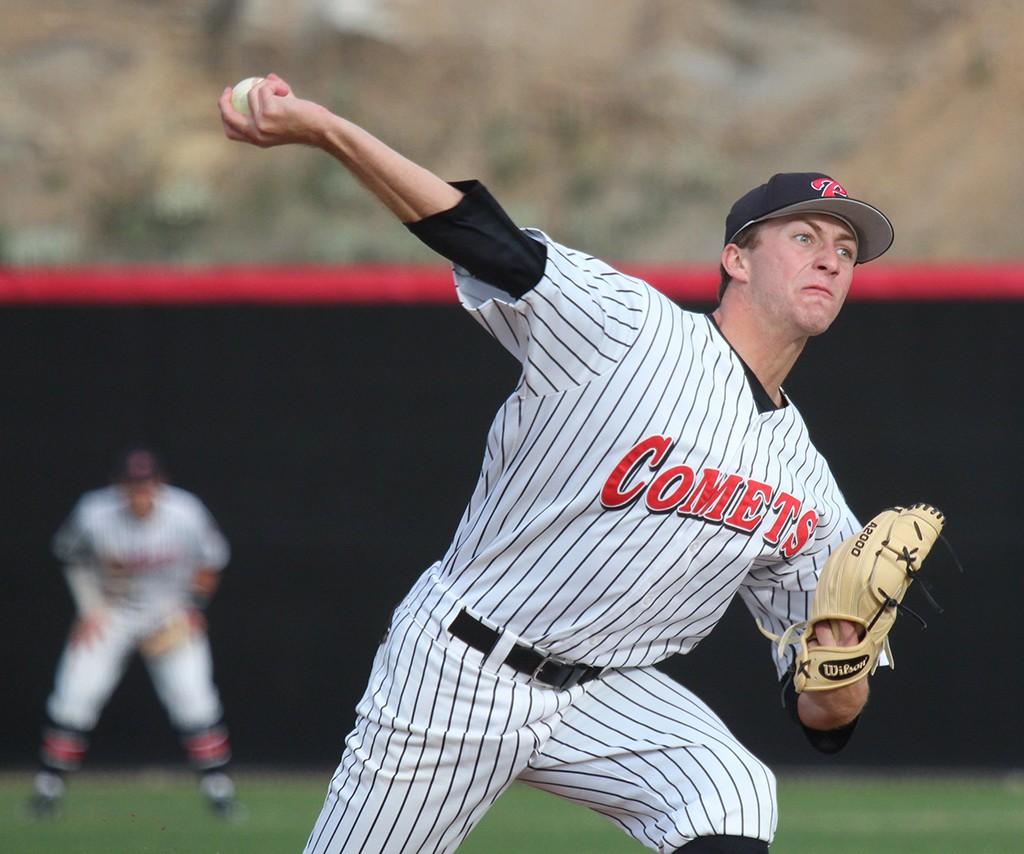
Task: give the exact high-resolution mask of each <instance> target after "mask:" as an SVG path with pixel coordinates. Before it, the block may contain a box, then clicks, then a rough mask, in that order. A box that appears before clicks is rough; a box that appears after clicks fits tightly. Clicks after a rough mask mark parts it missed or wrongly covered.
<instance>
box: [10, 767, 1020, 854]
mask: <svg viewBox="0 0 1024 854" xmlns="http://www.w3.org/2000/svg"><path fill="white" fill-rule="evenodd" d="M326 781H327V774H326V773H325V774H317V775H290V776H289V775H270V774H265V775H257V774H248V775H245V774H240V775H239V778H238V789H239V795H240V798H241V799H242V800H244V801H245V803H246V805H247V806H248V808H249V817H248V819H247V820H246V821H245V822H243V823H239V824H225V823H223V822H221V821H219V820H218V819H216V818H214V817H213V816H212V815H209V814H208V813H207V811H206V809H205V808H204V806H203V804H202V803H201V801H200V799H199V796H198V794H197V793H196V791H195V788H194V784H193V782H192V780H191V778H189V777H187V776H184V775H179V774H163V773H154V772H148V773H139V774H125V775H110V774H90V773H83V774H82V775H80V777H78V778H76V779H75V780H74V781H73V783H72V788H71V790H70V793H69V797H68V800H67V804H66V807H65V810H64V813H63V815H62V816H61V817H60V818H59V819H55V820H49V821H45V822H40V821H37V820H34V819H31V818H29V817H28V816H27V815H26V813H25V810H24V804H25V798H26V795H27V793H28V789H29V775H27V774H6V775H3V776H0V852H3V854H55V852H60V854H280V853H281V852H296V854H297V852H300V851H301V850H302V846H303V844H304V842H305V839H306V835H307V834H308V832H309V829H310V827H311V826H312V823H313V820H314V818H315V816H316V814H317V812H318V811H319V808H320V803H321V801H322V799H323V792H324V787H325V785H326ZM779 800H780V808H781V814H782V819H781V821H780V825H779V832H778V836H777V837H776V840H775V844H774V845H773V846H772V850H773V852H776V851H777V852H780V854H805V852H807V853H808V854H809V852H828V854H890V852H892V854H897V852H898V854H926V852H927V854H947V853H948V854H968V852H969V854H1011V852H1012V854H1021V852H1024V781H1022V780H1020V779H1019V778H1017V779H1016V780H1015V779H1012V778H1005V779H997V778H987V779H981V778H973V779H965V778H957V777H894V778H888V779H885V778H880V777H845V778H844V777H814V778H808V777H800V776H796V775H780V785H779ZM644 850H646V849H644V848H642V847H641V846H640V845H638V844H636V843H634V842H632V841H630V840H629V839H627V838H626V837H624V836H623V835H622V834H621V833H620V832H619V831H618V830H617V829H616V828H615V827H614V826H612V825H611V824H610V823H609V822H607V821H606V820H604V819H602V818H601V817H599V816H596V815H593V814H591V813H589V812H587V811H586V810H584V809H581V808H579V807H575V806H571V805H568V804H564V803H562V802H561V801H559V800H558V799H557V798H555V797H552V796H550V795H546V794H543V793H540V792H536V791H534V790H531V789H528V788H526V787H523V786H516V787H513V788H512V789H511V790H510V791H509V792H508V793H506V794H505V795H504V796H502V798H501V799H500V800H499V801H498V803H497V804H496V805H495V806H494V808H493V809H492V810H491V811H490V812H489V813H488V814H487V817H486V818H485V819H484V821H483V822H482V823H481V824H480V826H479V827H478V828H477V829H476V830H475V831H474V832H473V833H472V835H471V836H470V837H469V839H468V840H467V841H466V843H465V844H464V845H463V846H462V848H461V849H460V852H464V854H506V852H552V854H599V852H640V851H644Z"/></svg>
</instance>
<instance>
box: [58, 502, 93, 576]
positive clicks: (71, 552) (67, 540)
mask: <svg viewBox="0 0 1024 854" xmlns="http://www.w3.org/2000/svg"><path fill="white" fill-rule="evenodd" d="M85 514H86V507H85V502H84V500H83V499H79V501H78V503H77V504H76V505H75V506H74V508H73V509H72V510H71V513H70V515H69V516H68V517H67V519H65V520H64V522H63V523H62V524H61V526H60V527H59V528H58V529H57V532H56V533H55V534H54V535H53V543H52V549H53V554H54V556H55V557H56V558H57V559H58V560H59V561H61V562H62V563H64V564H65V565H69V566H89V567H95V565H96V553H95V550H94V548H93V543H92V538H91V537H90V536H89V533H88V530H87V526H86V525H85Z"/></svg>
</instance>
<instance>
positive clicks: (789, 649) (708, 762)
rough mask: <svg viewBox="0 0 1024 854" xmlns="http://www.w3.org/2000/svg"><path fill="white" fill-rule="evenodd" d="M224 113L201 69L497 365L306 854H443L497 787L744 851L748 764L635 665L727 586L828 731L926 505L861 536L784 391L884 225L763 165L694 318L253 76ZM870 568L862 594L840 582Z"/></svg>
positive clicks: (659, 835) (829, 189) (835, 736)
mask: <svg viewBox="0 0 1024 854" xmlns="http://www.w3.org/2000/svg"><path fill="white" fill-rule="evenodd" d="M247 105H248V107H249V111H248V112H249V115H243V114H241V113H239V112H238V111H237V110H236V109H235V108H234V107H233V106H232V104H231V90H230V89H225V90H224V92H223V94H222V97H221V99H220V109H221V116H222V119H223V123H224V128H225V133H226V135H227V136H228V138H230V139H233V140H237V141H241V142H247V143H250V144H253V145H256V146H260V147H270V146H275V145H281V144H292V143H301V144H307V145H311V146H315V147H318V148H320V149H322V150H323V151H325V152H327V153H328V154H330V155H331V156H333V157H334V158H336V159H337V160H338V161H339V162H340V163H341V164H342V165H343V166H344V167H345V168H347V169H348V170H349V171H350V172H351V173H352V174H353V175H354V176H355V177H356V178H357V179H358V180H359V181H360V182H361V183H362V184H363V185H364V186H365V187H366V188H367V189H368V190H369V191H370V192H371V193H373V194H374V195H376V196H377V197H378V198H379V199H380V200H381V201H382V202H383V203H384V204H385V205H386V206H387V207H388V208H389V209H390V210H391V211H392V212H394V214H395V215H396V216H397V217H398V218H399V219H400V220H401V221H402V222H403V223H405V224H406V226H407V227H408V229H409V230H410V231H411V232H412V233H413V234H414V235H415V236H416V237H418V238H419V239H420V240H422V241H424V242H425V243H426V244H427V245H428V246H430V247H432V248H433V249H435V250H436V251H437V252H439V253H440V254H441V255H443V256H444V257H446V258H448V259H450V260H451V261H452V262H453V264H454V268H455V286H456V289H457V292H458V297H459V300H460V301H461V303H462V305H463V307H464V308H465V309H466V310H467V311H468V312H469V314H470V315H471V316H472V317H473V318H474V319H475V320H476V321H477V322H478V323H480V324H481V325H482V326H483V328H484V329H485V330H486V331H487V332H488V333H489V334H490V335H491V336H493V338H494V339H495V340H496V341H497V342H498V343H499V344H500V345H501V346H502V347H504V348H505V349H506V350H508V351H509V353H511V354H512V356H513V357H514V358H516V359H517V360H518V361H519V362H520V364H521V365H522V373H521V374H520V378H519V382H518V384H517V385H516V387H515V388H514V389H512V390H511V393H510V394H509V396H508V398H507V400H506V401H505V402H504V404H503V405H502V406H501V408H500V409H499V411H498V412H497V414H496V416H495V418H494V421H493V423H492V425H491V429H490V432H489V433H488V436H487V441H486V446H485V451H484V459H483V465H482V468H481V471H480V476H479V479H478V481H477V484H476V488H475V490H474V491H473V494H472V497H471V498H470V501H469V504H468V506H467V507H466V510H465V513H464V514H463V516H462V519H461V521H460V523H459V525H458V528H457V530H456V531H455V534H454V537H453V539H452V542H451V546H450V547H449V549H448V551H447V553H446V554H445V555H444V556H443V557H442V558H441V559H440V560H438V561H436V562H435V563H434V564H432V565H431V566H429V567H428V568H427V569H426V571H425V572H424V573H423V575H422V576H421V577H420V578H419V580H418V581H417V582H416V584H415V585H414V586H413V589H412V590H411V591H410V592H409V594H408V595H407V596H406V598H405V599H404V600H403V601H402V602H401V603H400V604H399V605H398V607H397V609H396V610H395V612H394V614H393V615H392V618H391V623H390V628H389V631H388V634H387V636H386V638H385V639H384V641H383V643H382V644H381V646H380V648H379V650H378V652H377V656H376V659H375V660H374V663H373V667H372V671H371V673H370V680H369V685H368V686H367V689H366V692H365V694H364V695H363V698H362V700H361V701H360V702H359V704H358V706H357V718H356V723H355V727H354V728H353V729H352V731H351V732H350V733H349V735H348V737H347V739H346V743H345V750H344V754H343V755H342V757H341V762H340V764H339V765H338V768H337V770H336V772H335V774H334V776H333V778H332V779H331V782H330V786H329V790H328V793H327V797H326V800H325V803H324V805H323V809H322V811H321V813H320V816H319V818H318V820H317V822H316V824H315V826H314V828H313V831H312V833H311V835H310V837H309V840H308V843H307V847H306V852H307V854H337V853H338V852H343V851H344V852H349V851H351V852H356V851H373V852H434V851H453V850H455V848H456V847H457V846H458V845H459V843H460V842H461V840H462V839H463V838H464V837H465V836H466V834H467V833H469V831H470V830H471V829H472V828H473V826H474V824H475V823H476V822H477V821H478V820H479V819H480V817H481V816H482V815H483V814H484V812H485V811H486V810H487V808H488V807H489V806H490V804H491V803H493V802H494V800H495V798H497V797H498V796H499V795H500V794H501V793H502V791H504V790H505V789H506V788H507V787H508V786H509V785H510V784H511V783H512V782H513V781H514V780H519V781H520V782H523V783H526V784H528V785H531V786H536V787H537V788H540V789H544V790H546V791H549V792H552V793H554V794H556V795H558V796H560V797H563V798H565V799H567V800H570V801H574V802H576V803H579V804H582V805H584V806H586V807H588V808H590V809H592V810H595V811H597V812H599V813H601V814H602V815H604V816H606V817H607V818H608V819H609V820H611V821H612V822H614V823H615V824H616V825H617V826H618V827H620V828H621V829H622V830H623V832H625V833H627V834H628V835H630V836H631V837H633V838H634V839H636V840H637V841H639V842H641V843H642V844H644V845H646V846H647V847H649V848H651V849H653V850H655V851H660V852H672V851H685V852H686V854H702V853H703V852H731V853H732V854H735V852H746V853H747V854H750V852H764V851H767V850H768V845H769V843H770V842H771V840H772V837H773V834H774V832H775V827H776V817H777V815H776V798H775V780H774V777H773V776H772V773H771V771H770V770H769V769H768V768H767V767H766V766H765V765H764V764H763V763H762V762H761V761H760V760H758V759H757V757H755V756H753V755H752V754H751V753H750V751H749V750H747V749H746V748H745V747H744V746H743V745H742V744H741V743H740V742H739V741H738V740H737V739H736V738H735V737H734V736H733V735H732V733H731V732H730V731H729V729H728V728H727V727H726V725H725V724H724V723H723V722H722V720H721V719H720V718H719V717H718V716H717V715H716V714H715V713H714V712H713V711H712V710H711V709H710V708H709V707H708V706H707V705H706V704H705V703H703V702H702V701H701V700H700V699H699V698H698V697H696V696H695V695H694V694H693V692H692V691H690V690H688V689H687V688H686V687H685V686H683V685H680V684H678V683H676V682H675V681H673V680H672V679H670V678H669V677H667V676H665V675H664V674H662V673H660V672H659V671H658V670H656V669H655V668H654V667H653V665H654V664H655V663H656V662H659V661H661V660H663V659H665V658H667V657H668V656H670V655H672V654H674V653H684V654H685V653H687V652H689V651H690V650H692V649H693V648H694V647H695V646H696V645H697V644H698V643H699V642H700V641H701V640H702V639H703V638H705V637H706V636H707V635H708V634H709V633H710V632H711V630H712V629H713V628H714V626H715V624H716V623H717V622H718V621H719V619H720V618H721V616H722V614H723V613H724V612H725V610H726V607H727V606H728V605H729V603H730V602H731V601H732V600H733V598H734V597H736V596H739V597H740V598H741V599H742V600H743V601H744V603H745V604H746V605H747V607H748V608H749V609H750V611H751V613H752V615H753V616H754V617H755V619H756V620H757V622H758V624H759V625H760V626H761V627H762V629H763V630H764V631H765V632H767V633H768V634H769V635H771V637H772V644H771V647H770V654H771V658H772V661H773V662H774V664H775V665H776V666H777V667H778V672H779V675H780V677H781V678H788V675H789V674H790V672H791V671H794V672H795V675H796V676H798V678H797V679H792V680H791V683H792V685H791V688H790V690H789V696H790V704H791V707H792V713H793V716H794V717H795V719H796V720H797V721H798V722H799V724H800V725H801V726H802V727H803V728H804V729H805V731H806V732H807V733H808V736H809V738H810V739H811V741H812V743H813V744H815V745H816V746H818V747H819V748H821V749H822V750H826V751H834V750H836V749H838V748H840V747H841V746H842V745H843V744H844V743H845V742H846V740H847V739H848V738H849V737H850V733H851V732H852V730H853V728H854V726H855V724H856V721H857V719H858V716H859V715H860V713H861V710H862V708H863V707H864V704H865V702H866V700H867V696H868V679H867V677H868V675H869V673H870V671H871V670H873V669H874V666H875V665H876V664H877V663H878V661H879V660H880V656H879V653H878V650H876V648H875V647H876V645H877V644H878V643H880V642H881V641H880V640H879V638H882V639H883V640H884V637H883V635H884V632H885V631H887V630H888V626H889V625H890V624H891V619H890V618H891V616H892V615H893V614H894V613H895V610H894V609H896V608H897V607H898V602H899V599H900V598H901V597H902V594H903V591H904V590H905V588H906V585H907V584H909V581H910V580H911V579H912V578H913V575H914V574H915V573H916V572H917V570H918V569H919V567H920V562H921V560H923V558H924V555H925V554H926V553H927V550H928V548H929V547H930V546H931V543H932V542H933V541H934V538H935V536H936V535H937V533H938V529H939V527H941V515H940V514H938V512H937V511H934V510H933V509H932V508H928V507H924V506H921V507H915V508H908V509H906V510H903V509H899V510H893V511H890V516H886V517H885V518H884V519H881V520H879V521H875V522H872V524H873V525H875V528H872V529H871V530H872V531H875V530H876V529H877V532H878V534H877V535H872V536H871V537H870V538H869V539H870V540H871V542H870V544H869V545H868V546H867V547H866V548H865V546H864V543H865V542H867V541H864V540H862V539H859V538H860V537H862V535H863V532H864V529H862V526H861V525H860V524H859V523H858V521H857V520H856V519H855V517H854V515H853V513H852V512H851V511H850V509H849V507H848V506H847V504H846V501H845V500H844V498H843V495H842V493H841V491H840V489H839V487H838V486H837V484H836V482H835V480H834V479H833V477H832V474H831V472H830V471H829V467H828V464H827V463H826V462H825V460H824V459H823V458H822V456H821V455H820V454H819V453H818V452H817V450H816V449H815V447H814V445H813V444H812V443H811V440H810V438H809V437H808V434H807V428H806V426H805V425H804V422H803V419H802V418H801V416H800V413H799V411H798V410H797V408H796V406H795V405H794V404H793V402H792V401H791V400H790V399H789V397H788V396H787V394H786V393H785V391H784V390H783V388H782V383H783V381H784V379H785V377H786V375H787V374H788V373H789V371H790V369H791V368H792V366H793V364H794V363H795V361H796V359H797V357H798V356H799V354H800V352H801V350H802V349H803V346H804V344H805V342H806V341H807V339H808V338H809V337H811V336H813V335H818V334H820V333H822V332H824V331H825V330H826V329H827V328H828V326H829V324H830V323H831V322H832V321H833V319H834V318H835V317H836V315H837V314H838V312H839V309H840V307H841V306H842V304H843V301H844V299H845V297H846V295H847V292H848V291H849V288H850V285H851V283H852V281H853V274H854V270H855V268H856V265H857V264H860V263H864V262H867V261H870V260H872V259H874V258H877V257H878V256H879V255H881V254H882V253H883V252H885V251H886V250H887V249H888V248H889V246H890V244H891V243H892V239H893V232H892V227H891V225H890V223H889V220H888V219H887V218H886V217H885V216H884V215H883V214H882V213H881V212H880V211H878V210H877V209H876V208H874V207H872V206H871V205H869V204H867V203H865V202H861V201H856V200H855V199H853V198H851V197H850V196H849V195H848V194H847V192H846V190H845V189H844V188H843V187H842V186H841V185H840V184H839V183H837V182H836V181H835V180H833V179H832V178H831V177H829V176H827V175H824V174H821V173H816V172H815V173H789V174H781V175H776V176H774V177H773V178H772V179H771V180H769V181H768V182H767V183H765V184H763V185H761V186H759V187H757V188H755V189H754V190H752V191H750V192H749V193H747V194H746V195H744V196H743V197H742V198H740V199H739V200H738V201H737V202H736V204H735V205H734V206H733V207H732V210H731V211H730V212H729V215H728V217H727V219H726V227H725V239H724V248H723V250H722V253H721V266H722V294H721V300H720V304H719V306H718V308H717V309H716V310H715V311H714V312H713V313H711V314H709V315H705V314H695V313H692V312H688V311H684V310H682V309H680V308H679V307H678V306H677V305H675V304H674V303H672V302H671V301H670V300H668V299H667V298H665V297H664V296H663V295H662V294H660V293H659V292H657V291H656V290H654V289H653V288H652V287H651V286H650V285H648V284H647V283H646V282H643V281H640V280H638V279H636V278H632V277H630V276H627V275H624V274H623V273H621V272H619V271H618V270H616V269H614V268H613V267H611V266H609V265H608V264H606V263H604V262H602V261H600V260H598V259H596V258H594V257H592V256H590V255H588V254H586V253H585V252H580V251H577V250H575V249H571V248H569V247H566V246H563V245H561V244H559V243H558V242H557V241H556V240H554V239H552V238H551V237H549V236H548V235H546V234H545V233H543V232H541V231H537V230H532V229H530V230H521V229H519V228H517V227H516V226H515V224H514V223H513V222H512V221H511V220H510V219H509V217H508V216H507V215H506V214H505V212H504V211H503V210H502V209H501V207H500V206H499V205H498V203H497V202H496V201H495V199H494V198H493V197H492V196H491V195H490V194H489V193H488V192H487V190H486V189H485V188H484V187H483V186H482V185H481V184H479V183H477V182H474V181H468V182H461V183H456V184H448V183H446V182H445V181H443V180H441V179H439V178H438V177H436V176H434V175H433V174H431V173H430V172H428V171H427V170H425V169H423V168H422V167H420V166H417V165H416V164H414V163H412V162H410V161H409V160H407V159H406V158H404V157H402V156H401V155H399V154H398V153H397V152H395V151H394V150H392V149H390V148H389V147H387V146H386V145H385V144H383V143H382V142H380V141H379V140H377V139H376V138H374V137H373V136H371V135H370V134H369V133H367V132H366V131H365V130H363V129H361V128H359V127H357V126H355V125H354V124H352V123H351V122H349V121H347V120H345V119H344V118H341V117H339V116H336V115H334V114H332V113H330V112H329V111H328V110H326V109H325V108H323V107H322V106H319V105H318V104H315V103H312V102H310V101H305V100H301V99H299V98H297V97H296V96H295V95H294V94H293V93H292V91H291V88H290V87H289V85H288V84H287V83H286V82H285V81H283V80H281V79H280V78H279V77H276V76H273V75H270V76H268V77H267V78H266V79H264V80H262V81H260V82H259V83H257V84H256V85H255V86H253V88H252V89H251V90H250V91H249V93H248V96H247ZM858 542H860V543H861V545H860V546H857V543H858ZM853 548H857V549H858V555H852V553H851V554H848V552H850V550H852V549H853ZM833 555H835V556H837V557H838V556H842V560H841V561H837V560H833V558H832V557H831V556H833ZM861 556H862V557H861ZM837 563H839V564H840V567H839V568H840V572H839V573H838V577H839V580H838V581H837V582H836V583H835V584H834V585H833V584H832V583H831V582H829V585H830V589H831V587H833V586H834V587H835V588H836V590H837V591H838V592H837V593H836V594H835V595H832V594H830V595H829V597H828V598H827V600H826V602H825V604H824V605H822V606H821V607H819V608H817V609H815V607H814V605H815V599H816V594H815V589H816V587H818V585H819V578H821V579H822V581H825V578H826V576H827V573H828V572H829V570H828V567H829V566H830V564H831V566H832V567H833V568H834V567H836V565H837ZM883 565H884V566H883ZM879 567H881V569H880V568H879ZM854 570H856V571H854ZM890 570H891V571H890ZM858 573H859V574H858ZM833 574H835V573H833ZM873 579H877V580H878V587H879V588H881V587H882V586H885V587H887V588H889V589H887V590H886V591H885V593H884V595H881V594H877V595H876V594H875V593H874V592H873V593H872V595H871V596H868V597H863V598H862V599H858V598H856V597H854V596H853V595H852V593H846V594H844V591H853V593H859V592H860V591H861V590H862V589H864V588H865V587H867V588H871V590H872V591H873V589H874V586H875V585H874V581H873ZM890 582H892V583H890ZM896 582H898V583H896ZM876 611H877V613H875V612H876ZM869 623H870V624H871V627H870V629H869V628H868V624H869Z"/></svg>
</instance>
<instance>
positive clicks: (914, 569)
mask: <svg viewBox="0 0 1024 854" xmlns="http://www.w3.org/2000/svg"><path fill="white" fill-rule="evenodd" d="M943 522H944V520H943V517H942V513H941V512H940V511H939V510H937V509H936V508H934V507H932V506H930V505H928V504H914V505H913V506H912V507H907V508H903V507H893V508H891V509H889V510H883V511H882V512H881V513H879V514H878V515H877V516H875V518H874V519H872V520H871V521H870V522H868V523H867V525H865V526H864V529H863V530H862V531H861V532H860V533H859V534H854V535H853V536H852V537H849V538H847V539H846V540H844V541H843V543H842V545H841V546H840V547H839V548H838V549H836V550H835V551H834V552H833V553H832V554H831V555H830V556H829V558H828V560H827V561H825V566H824V567H822V570H821V575H820V577H819V579H818V587H817V589H816V590H815V593H814V601H813V602H812V604H811V613H810V616H809V617H808V619H807V620H806V621H804V622H800V623H796V624H794V625H792V626H790V627H789V628H788V629H786V631H784V632H783V633H782V634H781V635H776V634H772V633H771V632H769V631H767V630H766V629H765V628H764V627H763V626H761V625H760V624H758V628H759V629H760V630H761V633H762V634H763V635H765V637H768V638H770V639H771V640H773V641H776V642H777V643H778V655H779V658H780V659H782V660H785V657H786V648H787V647H788V646H790V645H793V646H795V647H796V648H797V658H796V667H795V672H794V674H793V687H794V688H795V689H796V691H797V692H798V693H799V692H802V691H828V690H831V689H833V688H841V687H843V686H846V685H852V684H853V683H854V682H857V681H858V680H860V679H863V678H864V677H866V676H867V675H868V674H869V673H874V671H875V668H876V667H877V666H878V657H879V655H880V653H881V652H882V651H883V650H884V651H885V654H886V657H887V658H888V660H889V663H890V665H891V664H892V653H891V652H890V650H889V629H891V628H892V624H893V622H894V621H895V620H896V614H897V611H898V609H899V605H900V603H901V602H902V601H903V596H904V594H906V592H907V588H909V587H910V583H911V582H912V581H913V580H914V578H915V577H916V576H917V573H918V572H919V571H920V569H921V563H922V562H923V561H924V559H925V557H927V555H928V552H929V551H930V550H931V547H932V545H933V544H934V543H935V540H936V539H938V537H939V534H940V533H941V532H942V525H943ZM823 620H847V621H849V622H851V623H853V624H854V625H855V626H857V628H858V635H862V637H861V640H860V643H858V644H857V645H855V646H847V647H839V646H821V645H818V644H817V643H816V642H815V643H811V641H812V639H815V633H814V627H815V625H816V624H817V623H820V622H821V621H823ZM834 632H835V630H834ZM835 633H836V635H837V636H838V632H835Z"/></svg>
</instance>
